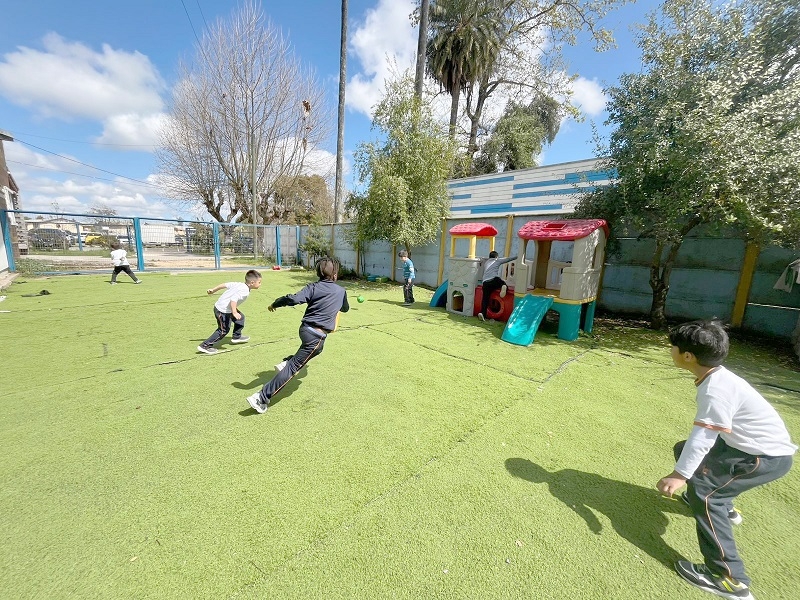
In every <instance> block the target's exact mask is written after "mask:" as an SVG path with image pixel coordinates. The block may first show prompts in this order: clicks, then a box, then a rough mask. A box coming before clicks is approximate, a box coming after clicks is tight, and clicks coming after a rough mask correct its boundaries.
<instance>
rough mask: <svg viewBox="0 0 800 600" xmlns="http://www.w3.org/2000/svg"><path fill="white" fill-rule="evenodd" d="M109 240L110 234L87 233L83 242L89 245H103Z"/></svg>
mask: <svg viewBox="0 0 800 600" xmlns="http://www.w3.org/2000/svg"><path fill="white" fill-rule="evenodd" d="M107 240H108V236H107V235H103V234H102V233H87V234H86V237H85V238H83V243H84V244H88V245H89V246H101V245H103V244H104V243H106V241H107Z"/></svg>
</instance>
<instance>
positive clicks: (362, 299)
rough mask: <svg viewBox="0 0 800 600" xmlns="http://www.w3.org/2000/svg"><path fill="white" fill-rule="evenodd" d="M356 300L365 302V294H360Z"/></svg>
mask: <svg viewBox="0 0 800 600" xmlns="http://www.w3.org/2000/svg"><path fill="white" fill-rule="evenodd" d="M356 300H358V301H359V302H363V301H364V296H359V297H358V298H356Z"/></svg>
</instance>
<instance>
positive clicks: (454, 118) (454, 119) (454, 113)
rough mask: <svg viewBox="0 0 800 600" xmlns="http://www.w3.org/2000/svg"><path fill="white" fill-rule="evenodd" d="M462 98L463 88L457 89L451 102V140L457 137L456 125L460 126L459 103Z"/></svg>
mask: <svg viewBox="0 0 800 600" xmlns="http://www.w3.org/2000/svg"><path fill="white" fill-rule="evenodd" d="M460 97H461V88H459V87H457V88H455V89H454V90H453V95H452V97H451V100H450V139H451V140H452V139H455V137H456V125H457V124H458V101H459V99H460Z"/></svg>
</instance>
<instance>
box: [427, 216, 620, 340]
mask: <svg viewBox="0 0 800 600" xmlns="http://www.w3.org/2000/svg"><path fill="white" fill-rule="evenodd" d="M518 235H519V238H520V242H521V247H520V248H519V252H518V258H517V260H516V261H515V262H513V263H508V264H506V265H504V271H502V272H501V277H502V278H503V279H504V280H505V281H507V282H508V293H507V294H506V296H505V298H501V297H500V294H499V292H497V291H495V292H493V294H492V297H491V298H490V299H489V307H488V309H487V311H486V317H487V318H490V319H494V320H496V321H507V324H506V328H505V330H504V331H503V335H502V339H503V340H504V341H506V342H510V343H512V344H518V345H521V346H528V345H530V344H532V343H533V339H534V337H535V336H536V332H537V330H538V329H539V325H540V324H541V322H542V319H544V316H545V314H547V311H548V310H555V311H556V312H557V313H558V314H559V319H558V337H559V339H562V340H567V341H572V340H575V339H577V337H578V332H579V330H581V329H583V330H584V331H586V332H587V333H590V332H591V331H592V325H593V323H594V311H595V306H596V303H597V292H598V288H599V286H600V274H601V273H602V269H603V260H604V258H605V248H606V240H607V239H608V225H607V224H606V222H605V221H604V220H602V219H573V220H559V221H529V222H528V223H526V224H525V225H524V226H523V227H522V228H521V229H520V230H519V232H518ZM496 236H497V229H495V228H494V227H493V226H492V225H489V224H488V223H462V224H460V225H456V226H455V227H452V228H451V229H450V257H449V259H448V261H449V262H448V264H449V267H450V268H449V276H448V279H447V281H445V282H443V283H442V285H440V286H439V289H437V290H436V292H435V293H434V295H433V298H432V299H431V303H430V305H431V306H445V307H446V308H447V311H448V312H451V313H455V314H460V315H463V316H476V315H477V314H478V311H479V309H480V306H481V298H482V295H483V286H482V285H481V281H482V275H483V265H484V263H485V262H486V260H487V259H485V258H480V257H477V256H475V253H476V247H477V243H478V241H479V240H481V239H488V240H489V251H492V250H494V246H495V237H496ZM459 239H466V240H467V241H468V242H469V250H468V255H467V256H466V257H458V256H456V255H455V251H456V242H457V240H459ZM528 254H530V255H531V256H530V257H528V256H527V255H528Z"/></svg>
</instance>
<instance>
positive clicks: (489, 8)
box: [426, 0, 503, 137]
mask: <svg viewBox="0 0 800 600" xmlns="http://www.w3.org/2000/svg"><path fill="white" fill-rule="evenodd" d="M499 5H500V3H499V2H498V0H435V1H433V2H431V6H430V15H429V29H430V34H431V35H430V37H429V38H428V43H427V49H426V56H427V65H428V73H429V74H430V75H431V76H432V77H433V78H434V79H436V81H438V82H439V85H440V86H441V87H442V88H443V89H444V90H445V91H446V92H447V93H448V94H450V96H451V97H452V102H451V104H450V137H455V131H456V123H457V121H458V103H459V99H460V97H461V92H462V91H463V90H465V89H466V88H467V87H469V86H471V85H472V84H473V83H475V82H476V81H477V80H478V79H479V78H480V77H481V75H485V74H486V73H488V72H490V71H491V70H492V69H493V67H494V65H495V62H496V61H497V57H498V55H499V53H500V46H501V41H502V35H501V31H502V27H503V18H502V17H503V15H502V11H501V10H500V6H499Z"/></svg>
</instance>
